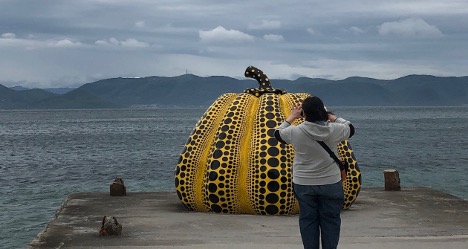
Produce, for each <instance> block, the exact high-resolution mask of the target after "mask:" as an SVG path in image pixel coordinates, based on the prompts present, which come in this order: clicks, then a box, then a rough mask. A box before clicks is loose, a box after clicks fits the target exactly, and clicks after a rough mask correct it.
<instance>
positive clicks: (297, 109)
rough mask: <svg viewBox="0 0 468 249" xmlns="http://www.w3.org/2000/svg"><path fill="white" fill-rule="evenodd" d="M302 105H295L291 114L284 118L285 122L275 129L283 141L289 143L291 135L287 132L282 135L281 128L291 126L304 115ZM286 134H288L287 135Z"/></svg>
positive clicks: (277, 136) (279, 139)
mask: <svg viewBox="0 0 468 249" xmlns="http://www.w3.org/2000/svg"><path fill="white" fill-rule="evenodd" d="M301 114H302V107H301V106H295V107H293V109H291V114H289V116H288V117H287V118H286V119H285V120H284V122H283V123H282V124H281V125H280V126H279V127H278V128H277V129H276V130H275V133H274V136H275V138H276V139H277V140H278V141H279V142H281V143H284V144H286V143H288V140H289V137H288V136H287V135H286V134H283V136H281V130H283V129H285V128H287V127H289V126H290V125H291V124H292V123H293V122H294V121H295V120H296V119H298V118H300V117H301V116H302V115H301ZM285 135H286V136H285Z"/></svg>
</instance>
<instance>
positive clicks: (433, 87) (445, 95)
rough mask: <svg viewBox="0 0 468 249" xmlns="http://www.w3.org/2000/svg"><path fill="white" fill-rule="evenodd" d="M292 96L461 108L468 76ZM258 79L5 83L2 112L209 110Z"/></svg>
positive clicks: (368, 83)
mask: <svg viewBox="0 0 468 249" xmlns="http://www.w3.org/2000/svg"><path fill="white" fill-rule="evenodd" d="M271 83H272V86H273V87H274V88H278V89H285V90H286V91H288V92H291V93H300V92H307V93H310V94H312V95H316V96H319V97H321V98H322V99H323V101H324V102H325V104H326V105H328V106H461V105H468V76H467V77H436V76H430V75H409V76H405V77H402V78H398V79H394V80H378V79H372V78H364V77H350V78H347V79H344V80H326V79H319V78H305V77H303V78H299V79H297V80H274V79H271ZM256 87H258V83H257V82H256V81H255V80H252V79H245V80H237V79H234V78H230V77H224V76H212V77H199V76H196V75H192V74H185V75H181V76H177V77H157V76H153V77H146V78H112V79H105V80H99V81H96V82H93V83H87V84H84V85H82V86H80V87H78V88H76V89H71V88H68V89H67V88H61V89H26V88H22V87H14V88H8V87H5V86H3V85H0V109H89V108H128V107H135V106H152V107H207V106H209V105H211V103H213V101H214V100H215V99H216V98H218V97H219V96H220V95H221V94H223V93H228V92H233V93H241V92H243V91H244V90H245V89H248V88H256Z"/></svg>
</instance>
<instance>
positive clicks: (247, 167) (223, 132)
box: [175, 66, 361, 215]
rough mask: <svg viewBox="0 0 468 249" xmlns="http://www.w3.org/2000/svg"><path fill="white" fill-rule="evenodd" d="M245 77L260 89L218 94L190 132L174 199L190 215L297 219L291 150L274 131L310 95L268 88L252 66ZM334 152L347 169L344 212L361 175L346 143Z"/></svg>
mask: <svg viewBox="0 0 468 249" xmlns="http://www.w3.org/2000/svg"><path fill="white" fill-rule="evenodd" d="M245 76H246V77H250V78H254V79H256V80H257V81H258V82H259V84H260V87H259V88H251V89H247V90H245V91H244V93H240V94H237V93H226V94H223V95H221V96H220V97H219V98H218V99H217V100H216V101H215V102H214V103H213V104H212V105H211V106H210V107H209V108H208V110H207V111H206V112H205V114H204V115H203V116H202V117H201V119H200V120H199V121H198V123H197V124H196V126H195V128H194V129H193V132H192V133H191V135H190V137H189V138H188V141H187V143H186V145H185V147H184V150H183V151H182V153H181V154H180V157H179V162H178V164H177V167H176V170H175V186H176V191H177V195H178V197H179V199H180V200H181V201H182V203H183V204H184V205H185V206H186V207H187V208H188V209H190V210H195V211H206V212H210V211H211V212H216V213H244V214H262V215H289V214H297V213H298V212H299V207H298V205H297V201H296V199H295V197H294V194H293V191H292V168H291V167H292V163H293V158H294V149H293V147H292V146H291V145H285V144H281V143H279V142H278V141H277V140H276V139H275V137H274V131H275V129H276V128H277V127H278V126H279V125H280V124H281V122H283V120H284V119H285V117H286V116H288V115H289V113H290V110H291V108H292V107H293V106H295V105H297V104H299V103H300V102H301V101H302V100H303V99H304V98H306V97H307V96H310V95H309V94H307V93H296V94H293V93H286V92H285V91H283V90H279V89H274V88H272V87H271V84H270V82H269V79H268V77H267V76H266V75H265V74H263V72H262V71H261V70H259V69H257V68H255V67H252V66H250V67H248V68H247V69H246V71H245ZM302 121H303V120H300V122H302ZM296 122H299V121H296ZM338 151H339V157H340V158H341V160H346V162H348V165H349V168H350V170H349V171H348V174H347V180H346V181H345V182H343V187H344V190H345V204H344V207H343V208H348V207H350V206H351V204H352V203H353V202H354V201H355V200H356V197H357V195H358V194H359V190H360V188H361V176H360V171H359V168H358V165H357V161H356V159H355V158H354V154H353V151H352V149H351V147H350V145H349V143H348V142H347V141H345V142H343V143H341V144H340V145H339V146H338Z"/></svg>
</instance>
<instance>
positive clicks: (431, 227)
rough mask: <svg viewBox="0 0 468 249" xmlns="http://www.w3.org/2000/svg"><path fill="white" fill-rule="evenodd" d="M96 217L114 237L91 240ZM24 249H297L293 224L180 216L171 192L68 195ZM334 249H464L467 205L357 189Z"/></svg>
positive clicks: (411, 192)
mask: <svg viewBox="0 0 468 249" xmlns="http://www.w3.org/2000/svg"><path fill="white" fill-rule="evenodd" d="M104 215H110V216H115V217H116V218H117V219H118V221H119V222H120V223H121V224H122V226H123V230H122V235H120V236H109V237H99V236H98V231H99V228H100V226H101V221H102V218H103V216H104ZM29 248H34V249H39V248H83V249H85V248H86V249H89V248H106V249H107V248H109V249H110V248H112V249H116V248H141V249H143V248H144V249H147V248H184V249H188V248H195V249H198V248H199V249H202V248H203V249H210V248H221V249H224V248H241V249H242V248H268V249H274V248H298V249H299V248H302V243H301V238H300V235H299V227H298V217H297V216H296V215H294V216H257V215H225V214H214V213H198V212H192V211H187V210H186V209H185V208H184V206H183V205H182V204H181V202H180V201H179V199H178V198H177V196H176V194H175V193H167V192H163V193H162V192H143V193H131V192H130V193H127V195H126V196H110V195H109V193H74V194H71V195H70V196H69V197H68V199H67V200H66V202H65V203H64V204H63V206H62V207H61V208H60V209H59V210H58V211H57V215H56V217H55V219H53V220H52V221H51V222H50V223H49V224H48V225H47V227H46V228H45V229H44V230H43V231H42V232H41V233H40V234H38V235H37V237H36V238H35V239H34V240H33V241H32V242H31V243H30V245H29ZM339 248H343V249H354V248H355V249H358V248H359V249H370V248H372V249H376V248H379V249H386V248H402V249H405V248H411V249H420V248H421V249H422V248H424V249H436V248H437V249H441V248H443V249H466V248H468V201H467V200H462V199H459V198H456V197H454V196H452V195H449V194H446V193H443V192H440V191H436V190H433V189H428V188H411V189H402V190H401V191H397V192H393V191H392V192H389V191H384V189H362V191H361V193H360V195H359V197H358V199H357V201H356V202H355V203H354V205H353V206H352V207H351V208H350V209H349V210H345V211H343V212H342V230H341V240H340V245H339Z"/></svg>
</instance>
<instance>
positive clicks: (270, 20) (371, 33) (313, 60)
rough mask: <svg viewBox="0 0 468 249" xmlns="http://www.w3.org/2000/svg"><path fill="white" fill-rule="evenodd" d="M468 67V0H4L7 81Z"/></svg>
mask: <svg viewBox="0 0 468 249" xmlns="http://www.w3.org/2000/svg"><path fill="white" fill-rule="evenodd" d="M249 65H254V66H256V67H258V68H260V69H262V70H263V71H264V72H265V73H266V74H267V75H268V76H269V77H270V78H273V79H275V78H282V79H296V78H298V77H300V76H307V77H318V78H328V79H344V78H347V77H350V76H364V77H372V78H378V79H394V78H398V77H401V76H405V75H408V74H432V75H438V76H466V75H468V73H467V72H466V70H467V68H468V0H450V1H441V0H392V1H376V0H348V1H345V0H339V1H338V0H327V1H323V0H287V1H282V0H281V1H266V0H256V1H244V0H241V1H228V2H226V1H219V0H158V1H154V0H131V1H130V0H129V1H123V0H112V1H111V0H79V1H60V0H40V1H38V0H0V84H3V85H6V86H13V85H23V86H26V87H64V86H79V85H82V84H84V83H88V82H92V81H95V80H99V79H104V78H112V77H144V76H178V75H181V74H184V73H185V72H186V70H187V71H188V72H189V73H192V74H196V75H199V76H215V75H222V76H231V77H236V78H241V77H243V72H244V70H245V68H246V67H247V66H249Z"/></svg>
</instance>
